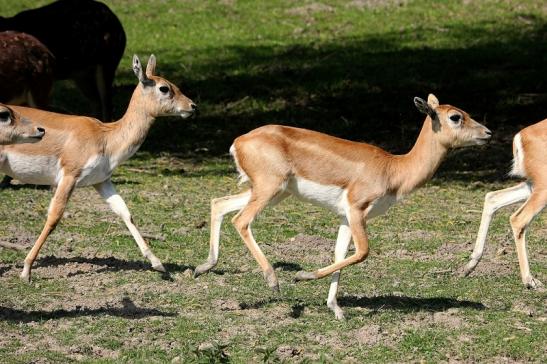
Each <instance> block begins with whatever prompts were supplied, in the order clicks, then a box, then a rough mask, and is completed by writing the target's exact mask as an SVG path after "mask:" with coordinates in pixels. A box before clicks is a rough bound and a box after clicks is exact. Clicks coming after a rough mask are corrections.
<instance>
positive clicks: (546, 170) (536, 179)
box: [464, 119, 547, 289]
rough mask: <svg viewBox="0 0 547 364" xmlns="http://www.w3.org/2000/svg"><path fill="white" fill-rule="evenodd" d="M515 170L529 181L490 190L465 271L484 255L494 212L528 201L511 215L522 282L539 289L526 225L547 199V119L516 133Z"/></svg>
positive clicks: (470, 268) (471, 267)
mask: <svg viewBox="0 0 547 364" xmlns="http://www.w3.org/2000/svg"><path fill="white" fill-rule="evenodd" d="M511 174H512V175H513V176H517V177H523V178H526V181H524V182H521V183H519V184H518V185H516V186H513V187H509V188H505V189H503V190H498V191H492V192H488V193H487V194H486V197H485V200H484V209H483V211H482V219H481V224H480V227H479V233H478V234H477V241H476V242H475V248H474V249H473V253H472V254H471V259H470V261H469V263H467V266H466V267H465V269H464V275H466V276H467V275H469V274H470V273H471V272H472V271H473V270H474V269H475V267H476V266H477V264H478V263H479V261H480V259H481V257H482V254H483V252H484V244H485V242H486V235H487V233H488V227H489V226H490V221H492V216H493V215H494V213H495V212H496V211H497V210H499V209H500V208H502V207H504V206H508V205H512V204H515V203H517V202H522V201H525V202H524V204H522V205H521V206H520V207H519V209H518V210H517V211H516V212H515V213H514V214H513V215H511V218H510V223H511V228H512V230H513V236H514V238H515V244H516V247H517V256H518V260H519V267H520V275H521V278H522V283H524V285H525V286H526V287H528V288H532V289H535V288H538V287H540V286H541V285H542V284H541V282H540V281H539V280H537V279H536V278H534V277H533V276H532V274H531V273H530V265H529V263H528V254H527V253H526V229H527V228H528V225H529V224H530V223H531V222H532V220H533V219H534V217H536V216H537V215H538V214H539V213H540V212H541V211H542V210H543V208H544V207H545V204H546V203H547V119H545V120H543V121H540V122H539V123H537V124H534V125H531V126H528V127H527V128H524V129H523V130H521V131H520V132H519V133H517V134H516V135H515V138H514V139H513V169H512V170H511Z"/></svg>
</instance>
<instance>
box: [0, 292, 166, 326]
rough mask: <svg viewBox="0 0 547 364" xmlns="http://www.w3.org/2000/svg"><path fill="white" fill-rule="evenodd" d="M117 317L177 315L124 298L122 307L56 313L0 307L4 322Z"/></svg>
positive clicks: (135, 317) (0, 317)
mask: <svg viewBox="0 0 547 364" xmlns="http://www.w3.org/2000/svg"><path fill="white" fill-rule="evenodd" d="M103 315H108V316H116V317H122V318H125V319H140V318H143V317H149V316H162V317H173V316H176V313H172V312H164V311H161V310H157V309H155V308H142V307H137V306H136V305H135V304H134V303H133V301H131V299H129V298H128V297H124V298H123V299H122V307H110V306H108V305H106V307H100V308H93V309H91V308H76V309H74V310H64V309H60V310H54V311H40V310H38V311H23V310H18V309H14V308H8V307H2V306H0V320H3V321H18V322H33V321H45V320H52V319H53V320H55V319H61V318H73V317H82V316H103Z"/></svg>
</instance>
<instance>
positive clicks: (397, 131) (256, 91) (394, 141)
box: [115, 15, 547, 181]
mask: <svg viewBox="0 0 547 364" xmlns="http://www.w3.org/2000/svg"><path fill="white" fill-rule="evenodd" d="M527 22H528V23H527V25H526V26H525V27H523V26H522V24H520V23H518V22H515V23H514V24H513V25H511V26H505V27H504V26H500V25H497V24H494V23H490V22H485V23H478V24H475V25H473V26H463V25H462V26H457V27H453V28H447V29H445V33H444V34H445V37H447V38H442V39H448V40H453V44H457V45H461V44H465V45H466V46H465V47H461V46H458V47H453V48H451V47H445V48H440V47H429V46H428V45H427V43H426V41H425V39H429V38H431V39H434V37H429V38H428V37H427V35H428V34H432V33H435V32H438V29H437V28H435V27H434V26H431V27H428V26H427V25H424V26H422V27H418V29H412V30H401V31H396V32H392V33H383V34H376V35H371V36H367V37H363V38H339V39H337V40H336V42H330V43H329V42H320V41H318V40H315V41H312V42H309V43H304V44H298V45H291V46H246V45H242V46H232V47H228V48H223V49H222V51H220V50H219V49H215V48H211V49H201V50H196V51H199V52H203V53H208V54H211V57H210V61H209V63H207V64H201V65H194V66H193V71H192V73H190V74H186V73H185V72H184V70H183V69H181V68H180V66H179V62H173V63H169V61H165V60H166V59H172V60H178V59H180V56H181V55H180V54H179V53H177V52H181V51H179V50H176V49H158V50H157V51H155V53H157V54H159V55H160V56H158V71H159V72H160V74H161V75H164V76H166V77H167V78H168V79H170V80H173V81H175V82H176V83H178V84H180V85H181V86H183V87H182V89H183V92H185V94H187V95H188V96H190V97H191V98H193V99H194V101H196V102H197V103H198V104H199V106H200V110H201V114H200V116H199V117H198V118H195V119H192V120H185V121H182V120H181V119H174V118H167V119H165V120H158V121H157V123H156V125H155V126H154V127H153V128H152V130H151V132H150V135H149V136H148V138H147V141H146V142H145V144H144V145H143V149H144V150H147V151H151V152H154V153H155V152H160V151H163V152H170V153H177V154H179V155H183V156H186V157H192V156H194V155H195V154H196V153H197V152H196V151H198V150H199V151H200V153H203V151H205V155H206V156H218V155H225V154H226V153H227V151H228V148H229V146H230V144H231V143H232V141H233V139H234V138H235V137H236V136H238V135H240V134H242V133H245V132H247V131H249V130H251V129H253V128H255V127H258V126H260V125H264V124H268V123H280V124H286V125H293V126H299V127H305V128H310V129H314V130H318V131H323V132H327V133H330V134H333V135H337V136H340V137H346V138H350V139H352V140H358V141H366V142H371V143H373V144H376V145H380V146H382V147H385V148H386V149H388V150H389V151H391V152H394V153H401V152H405V151H407V150H408V149H409V148H410V147H411V146H412V144H413V142H414V140H415V138H416V136H417V134H418V132H419V129H420V127H421V123H422V120H423V119H422V115H421V114H419V113H418V112H417V111H416V110H415V109H414V105H413V103H412V98H413V97H414V96H421V97H426V96H427V94H428V93H429V92H434V93H435V94H436V95H437V96H438V97H439V99H440V101H441V103H450V104H453V105H455V106H458V107H461V108H462V109H464V110H466V111H468V112H469V113H471V114H472V116H474V118H475V119H476V120H478V121H480V122H484V123H486V125H487V126H488V127H489V128H490V129H492V130H493V131H494V138H493V141H492V143H491V144H490V145H489V146H487V147H482V148H471V149H468V150H466V151H465V152H457V153H454V154H453V155H452V156H450V157H449V158H448V161H447V163H445V165H444V166H443V167H442V169H441V170H440V176H441V177H444V178H450V179H456V180H461V181H470V180H475V179H476V178H477V175H475V174H473V173H472V174H469V173H463V172H466V171H473V172H478V173H479V175H478V176H479V177H481V179H483V180H489V181H495V180H500V179H505V178H506V172H507V170H508V168H509V164H510V159H511V148H510V143H511V139H512V134H513V133H514V132H515V131H516V130H518V129H519V128H521V127H522V126H525V125H529V124H532V123H534V122H536V121H539V120H541V119H542V118H544V117H545V116H547V115H546V113H545V103H546V101H547V89H546V82H545V80H546V75H547V25H546V24H545V23H544V22H543V21H542V20H541V19H539V18H537V17H536V18H535V17H533V16H528V15H527ZM420 39H424V41H423V44H424V46H422V47H416V46H414V47H410V46H407V44H416V42H414V43H412V42H411V43H409V41H410V40H418V41H419V40H420ZM450 43H451V42H448V44H450ZM162 53H163V54H164V57H161V54H162ZM118 79H121V80H124V81H125V82H126V83H123V84H122V85H121V86H119V87H118V88H117V89H116V102H115V104H116V105H117V110H115V112H116V113H117V115H118V116H121V114H122V113H123V112H124V110H125V107H126V105H127V103H128V100H129V97H130V95H131V92H132V90H133V88H134V77H133V75H132V73H131V71H130V70H125V69H120V70H119V74H118ZM479 154H480V162H479V161H478V159H477V156H478V155H479Z"/></svg>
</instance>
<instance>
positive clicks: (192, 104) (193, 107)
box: [190, 102, 198, 111]
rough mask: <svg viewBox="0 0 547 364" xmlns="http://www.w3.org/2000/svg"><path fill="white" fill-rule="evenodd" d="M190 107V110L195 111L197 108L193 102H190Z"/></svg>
mask: <svg viewBox="0 0 547 364" xmlns="http://www.w3.org/2000/svg"><path fill="white" fill-rule="evenodd" d="M190 108H191V109H192V111H196V110H197V109H198V107H197V105H196V104H194V103H193V102H192V103H191V104H190Z"/></svg>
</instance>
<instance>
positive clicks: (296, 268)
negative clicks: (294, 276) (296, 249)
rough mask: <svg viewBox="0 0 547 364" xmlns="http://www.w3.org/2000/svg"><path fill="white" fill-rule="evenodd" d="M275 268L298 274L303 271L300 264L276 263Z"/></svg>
mask: <svg viewBox="0 0 547 364" xmlns="http://www.w3.org/2000/svg"><path fill="white" fill-rule="evenodd" d="M273 268H274V269H277V268H279V269H281V270H284V271H288V272H298V271H301V270H302V267H301V266H300V264H296V263H289V262H275V263H274V264H273Z"/></svg>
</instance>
